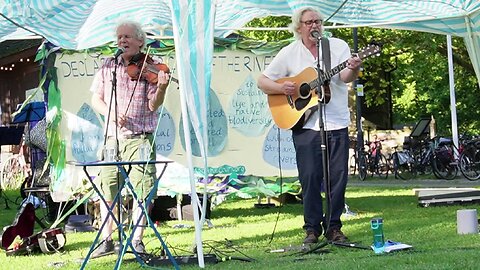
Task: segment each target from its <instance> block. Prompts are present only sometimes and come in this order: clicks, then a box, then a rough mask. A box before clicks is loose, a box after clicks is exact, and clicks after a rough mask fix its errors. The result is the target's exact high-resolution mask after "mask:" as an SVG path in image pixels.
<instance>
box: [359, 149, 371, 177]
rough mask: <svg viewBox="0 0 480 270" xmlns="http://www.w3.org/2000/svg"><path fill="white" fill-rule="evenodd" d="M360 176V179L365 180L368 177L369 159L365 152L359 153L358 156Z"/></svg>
mask: <svg viewBox="0 0 480 270" xmlns="http://www.w3.org/2000/svg"><path fill="white" fill-rule="evenodd" d="M357 164H358V178H360V180H362V181H363V180H365V178H367V165H368V161H367V157H366V156H365V154H364V153H363V154H360V155H359V158H358V163H357Z"/></svg>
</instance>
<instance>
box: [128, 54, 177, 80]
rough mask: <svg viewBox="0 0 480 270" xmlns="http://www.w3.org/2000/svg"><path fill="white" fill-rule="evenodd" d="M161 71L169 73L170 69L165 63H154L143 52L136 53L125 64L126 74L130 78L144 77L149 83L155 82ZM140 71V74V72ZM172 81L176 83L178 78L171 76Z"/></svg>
mask: <svg viewBox="0 0 480 270" xmlns="http://www.w3.org/2000/svg"><path fill="white" fill-rule="evenodd" d="M145 57H146V59H145ZM160 71H163V72H165V73H167V74H170V69H169V68H168V66H167V65H166V64H163V63H159V64H156V63H155V62H154V61H153V59H152V58H151V57H150V56H149V55H146V54H144V53H138V54H136V55H134V56H133V57H132V59H130V62H129V63H128V66H127V74H128V76H129V77H130V79H132V80H138V79H139V78H140V79H145V80H146V81H148V82H149V83H152V84H157V82H158V73H159V72H160ZM140 73H141V74H140ZM171 79H172V81H174V82H176V83H178V80H177V79H175V78H171Z"/></svg>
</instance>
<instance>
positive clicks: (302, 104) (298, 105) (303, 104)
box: [295, 95, 312, 111]
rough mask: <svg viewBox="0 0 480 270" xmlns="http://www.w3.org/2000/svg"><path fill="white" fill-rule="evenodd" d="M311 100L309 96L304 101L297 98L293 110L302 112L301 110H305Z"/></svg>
mask: <svg viewBox="0 0 480 270" xmlns="http://www.w3.org/2000/svg"><path fill="white" fill-rule="evenodd" d="M311 98H312V97H311V95H310V96H309V97H307V98H305V99H301V98H297V99H296V100H295V109H297V110H298V111H301V110H303V108H305V107H306V106H307V105H308V103H309V102H310V99H311Z"/></svg>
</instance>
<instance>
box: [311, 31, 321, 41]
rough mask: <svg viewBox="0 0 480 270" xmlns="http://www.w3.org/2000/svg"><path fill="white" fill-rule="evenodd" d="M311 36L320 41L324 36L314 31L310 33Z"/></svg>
mask: <svg viewBox="0 0 480 270" xmlns="http://www.w3.org/2000/svg"><path fill="white" fill-rule="evenodd" d="M310 36H312V37H313V38H316V39H320V38H321V37H322V36H321V35H320V32H318V31H317V30H314V31H312V32H311V33H310Z"/></svg>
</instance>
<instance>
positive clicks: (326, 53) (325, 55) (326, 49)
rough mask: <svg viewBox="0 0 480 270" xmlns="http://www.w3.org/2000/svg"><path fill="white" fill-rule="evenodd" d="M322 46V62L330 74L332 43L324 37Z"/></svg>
mask: <svg viewBox="0 0 480 270" xmlns="http://www.w3.org/2000/svg"><path fill="white" fill-rule="evenodd" d="M320 42H321V44H322V60H323V66H324V67H325V71H326V72H328V71H330V69H331V68H332V64H331V60H330V42H328V38H326V37H322V38H321V39H320Z"/></svg>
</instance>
